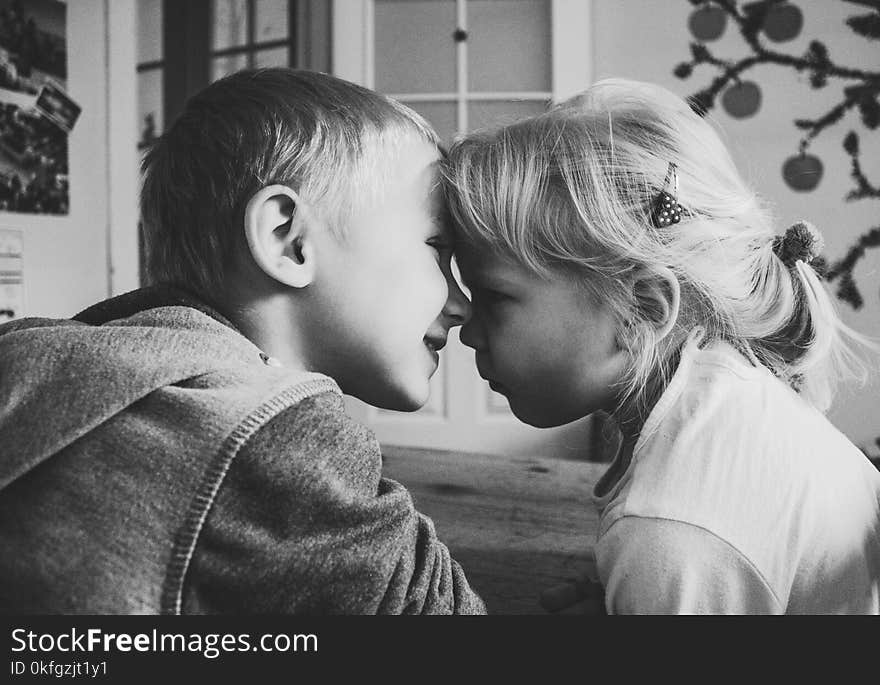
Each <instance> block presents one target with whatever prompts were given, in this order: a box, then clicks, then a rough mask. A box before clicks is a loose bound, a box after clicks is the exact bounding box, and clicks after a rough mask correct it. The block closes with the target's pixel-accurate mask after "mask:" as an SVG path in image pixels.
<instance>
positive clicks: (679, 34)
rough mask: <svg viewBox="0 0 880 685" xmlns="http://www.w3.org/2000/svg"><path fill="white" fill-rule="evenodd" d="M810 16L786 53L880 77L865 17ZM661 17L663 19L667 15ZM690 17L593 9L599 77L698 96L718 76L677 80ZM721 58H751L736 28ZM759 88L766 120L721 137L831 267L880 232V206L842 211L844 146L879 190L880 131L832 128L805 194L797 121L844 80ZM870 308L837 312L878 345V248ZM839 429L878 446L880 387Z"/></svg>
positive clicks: (723, 122) (646, 6) (626, 5)
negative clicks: (790, 171)
mask: <svg viewBox="0 0 880 685" xmlns="http://www.w3.org/2000/svg"><path fill="white" fill-rule="evenodd" d="M796 4H797V5H799V6H800V7H801V8H802V9H803V11H804V26H803V30H802V31H801V34H800V35H799V36H798V37H797V38H796V39H795V40H792V41H790V42H787V43H777V44H774V43H770V45H771V46H772V47H773V48H774V49H776V50H777V51H779V52H784V53H787V54H792V55H797V56H799V55H802V54H803V53H804V52H805V51H806V48H807V44H808V43H809V41H810V40H812V39H818V40H821V41H822V42H824V43H825V44H826V46H827V47H828V50H829V53H830V55H831V58H832V59H833V60H834V61H835V62H837V63H838V64H842V65H847V66H853V67H857V68H861V69H867V70H871V71H874V72H876V71H880V49H878V47H877V43H876V41H875V42H872V41H868V40H866V39H863V38H860V37H857V36H856V35H855V34H854V33H853V32H852V31H851V30H850V29H849V27H847V26H846V25H845V24H844V19H845V18H846V17H848V16H850V15H852V14H858V13H865V12H867V10H866V9H865V8H860V7H858V6H857V5H854V4H851V3H845V2H829V1H827V0H800V1H799V2H797V3H796ZM661 8H662V11H661ZM691 10H692V6H691V5H690V3H688V2H686V1H685V0H663V1H662V2H661V1H659V0H593V19H594V31H593V41H594V55H593V65H594V74H595V78H597V79H599V78H605V77H609V76H621V77H627V78H635V79H640V80H644V81H654V82H657V83H660V84H662V85H664V86H666V87H668V88H670V89H671V90H673V91H675V92H677V93H679V94H681V95H690V94H692V93H694V92H696V91H698V90H700V89H702V88H704V87H705V86H707V85H708V84H709V83H710V82H711V80H712V78H714V76H715V75H717V71H715V70H714V69H713V68H712V67H709V66H708V65H704V66H701V67H699V68H698V69H696V70H695V72H694V74H693V75H692V76H691V77H690V78H689V79H687V80H684V81H682V80H681V79H678V78H676V77H675V76H674V75H673V73H672V70H673V68H674V67H675V65H676V64H678V63H679V62H683V61H687V60H688V59H689V58H690V51H689V48H688V43H689V42H690V41H692V40H693V38H692V36H691V35H690V32H689V30H688V28H687V18H688V16H689V14H690V12H691ZM707 45H708V46H709V48H710V50H711V51H712V53H713V54H714V55H715V56H717V57H720V58H725V59H736V58H739V57H743V56H746V55H748V54H749V53H748V48H747V47H746V46H745V44H744V42H743V40H742V39H741V37H740V36H739V33H738V31H736V29H735V26H733V25H732V24H731V23H730V22H728V25H727V29H726V31H725V33H724V35H723V36H722V37H721V38H720V39H719V40H717V41H714V42H712V43H708V44H707ZM743 78H748V79H752V80H754V81H756V82H757V83H758V84H759V85H760V88H761V92H762V95H763V100H762V105H761V109H760V110H759V112H758V113H757V114H756V115H755V116H754V117H752V118H749V119H741V120H738V119H734V118H732V117H730V116H729V115H727V114H726V113H725V112H724V111H723V109H722V108H721V107H720V104H719V106H718V107H716V108H715V109H713V110H712V113H713V118H714V119H715V120H716V121H717V123H718V124H719V125H720V126H721V127H722V128H723V130H724V131H725V133H726V139H727V141H728V143H729V145H730V146H731V148H732V150H733V154H734V158H735V159H736V161H737V164H738V165H739V167H740V170H741V171H743V172H744V174H745V175H746V177H747V178H748V179H750V180H751V182H752V185H753V187H755V188H756V189H757V190H758V191H759V192H760V193H761V194H762V195H763V196H764V197H765V198H767V199H768V200H770V201H771V202H772V203H773V204H775V206H776V211H777V216H778V220H779V230H780V232H781V231H782V230H784V228H785V227H786V226H788V225H789V224H790V223H792V222H793V221H795V220H797V219H799V218H805V219H808V220H810V221H812V222H813V223H814V224H815V225H816V226H817V227H819V229H820V230H821V231H822V233H823V236H824V238H825V241H826V244H827V249H826V254H827V255H828V257H829V258H830V259H831V260H832V261H833V260H835V259H838V258H840V257H841V256H843V255H844V254H845V252H846V249H847V248H848V247H849V245H850V244H851V243H853V242H854V239H855V238H856V237H857V236H858V235H861V234H862V233H864V232H865V231H866V230H867V229H869V228H871V227H872V226H877V225H878V217H880V202H878V201H877V200H860V201H856V202H844V200H843V198H844V197H845V195H846V194H847V193H848V192H849V190H850V189H852V187H853V182H852V180H851V179H850V176H849V170H850V161H849V157H848V156H847V155H846V153H845V152H844V151H843V149H842V147H841V144H842V140H843V136H844V135H845V134H846V133H847V132H848V131H849V130H851V129H852V130H856V131H857V132H858V133H859V137H860V139H861V143H862V145H861V147H862V155H861V160H860V161H861V163H862V167H863V170H864V171H865V173H866V175H867V176H868V178H869V179H870V180H872V181H873V183H874V185H877V184H878V183H880V154H878V153H880V132H878V131H874V132H869V131H867V130H866V129H865V128H864V126H862V125H861V122H860V121H859V119H858V115H857V114H856V113H850V114H848V115H847V116H846V117H845V118H844V120H843V121H842V122H841V123H839V124H837V125H836V126H833V127H831V128H829V129H826V130H825V131H824V132H823V133H822V134H820V136H819V137H818V138H817V139H816V140H815V141H814V142H813V144H812V146H811V152H813V153H815V154H816V155H817V156H818V157H820V158H821V160H822V162H823V163H824V165H825V173H824V176H823V179H822V181H821V184H820V185H819V187H818V188H817V189H816V190H815V191H813V192H811V193H797V192H795V191H793V190H791V189H790V188H789V187H788V186H787V185H786V184H785V182H784V181H783V179H782V175H781V171H780V170H781V167H782V164H783V162H784V161H785V160H786V159H787V158H788V157H789V156H790V155H791V154H792V153H794V152H795V151H796V150H797V144H798V141H799V140H800V131H799V130H797V129H796V128H795V127H794V125H793V124H792V122H793V120H794V119H795V118H817V117H818V116H820V115H822V114H824V113H825V112H827V111H828V110H829V109H830V108H831V107H832V106H834V105H835V104H836V103H837V102H838V98H839V96H840V94H841V88H842V86H843V85H845V84H844V83H843V82H841V81H840V80H836V79H831V80H829V83H828V85H827V86H826V87H825V88H824V89H822V90H818V91H817V90H813V89H812V88H810V86H809V84H808V82H807V79H806V78H805V77H804V76H802V75H799V74H797V73H796V72H795V71H794V70H793V69H791V68H786V67H778V66H773V65H759V66H757V67H755V68H754V69H752V70H750V71H749V72H747V74H746V75H743ZM855 278H856V282H857V283H858V284H859V286H860V290H861V292H862V294H863V296H864V298H865V305H864V306H863V308H862V309H861V310H859V311H854V310H853V309H852V308H851V307H849V305H847V304H844V303H842V302H841V303H839V309H840V311H841V312H842V316H843V318H844V319H845V321H846V322H847V323H849V324H850V325H851V326H852V327H853V328H855V329H857V330H859V331H861V332H863V333H866V334H869V335H872V336H874V337H876V338H880V249H874V250H872V251H869V252H868V253H867V256H866V257H865V259H863V260H862V262H861V264H860V266H859V267H858V268H857V269H856V272H855ZM830 416H831V418H832V420H833V421H834V422H835V423H836V424H837V425H838V426H839V427H840V428H841V430H843V431H844V432H845V433H846V434H847V435H848V436H849V437H850V438H851V439H853V440H854V441H856V442H857V443H858V444H860V445H863V446H866V447H867V446H872V451H873V452H875V453H876V452H877V447H876V446H873V441H874V438H876V437H877V436H878V435H880V380H876V375H875V382H874V383H872V384H871V385H870V386H868V387H866V388H864V389H862V390H861V391H858V392H856V393H853V394H849V396H841V398H840V399H839V400H838V403H837V404H836V405H835V407H834V408H833V410H832V413H831V415H830Z"/></svg>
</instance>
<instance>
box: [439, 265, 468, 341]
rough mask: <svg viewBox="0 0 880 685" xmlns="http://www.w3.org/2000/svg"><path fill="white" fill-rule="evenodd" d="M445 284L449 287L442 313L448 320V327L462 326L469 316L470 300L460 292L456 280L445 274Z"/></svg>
mask: <svg viewBox="0 0 880 685" xmlns="http://www.w3.org/2000/svg"><path fill="white" fill-rule="evenodd" d="M446 284H447V286H448V288H449V295H448V297H447V298H446V305H445V306H444V307H443V313H444V314H445V315H446V319H447V321H449V326H450V328H451V327H452V326H463V325H464V324H465V323H467V321H468V320H469V319H470V318H471V303H470V300H468V298H467V297H466V296H465V294H464V293H463V292H462V290H461V288H460V287H459V285H458V281H456V280H455V278H454V277H453V276H452V274H447V276H446Z"/></svg>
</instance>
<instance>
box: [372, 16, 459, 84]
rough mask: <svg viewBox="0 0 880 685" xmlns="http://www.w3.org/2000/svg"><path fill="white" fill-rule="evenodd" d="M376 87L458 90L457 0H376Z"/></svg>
mask: <svg viewBox="0 0 880 685" xmlns="http://www.w3.org/2000/svg"><path fill="white" fill-rule="evenodd" d="M375 6H376V14H375V22H374V25H375V37H376V45H375V48H376V55H375V68H376V90H378V91H380V92H383V93H451V92H454V91H455V41H454V40H453V38H452V34H453V32H454V31H455V0H376V3H375Z"/></svg>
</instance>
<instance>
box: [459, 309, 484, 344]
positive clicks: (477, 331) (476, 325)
mask: <svg viewBox="0 0 880 685" xmlns="http://www.w3.org/2000/svg"><path fill="white" fill-rule="evenodd" d="M459 340H461V342H462V344H464V345H467V346H468V347H470V348H471V349H474V350H477V351H479V350H481V349H482V348H483V343H484V338H483V328H482V326H481V325H480V322H479V319H477V318H474V317H470V318H469V319H468V320H467V322H465V324H464V326H463V327H462V329H461V334H460V335H459Z"/></svg>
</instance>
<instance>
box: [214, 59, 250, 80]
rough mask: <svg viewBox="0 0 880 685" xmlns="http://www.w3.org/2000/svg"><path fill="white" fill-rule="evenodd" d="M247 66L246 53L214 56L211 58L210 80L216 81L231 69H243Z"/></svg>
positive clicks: (229, 72)
mask: <svg viewBox="0 0 880 685" xmlns="http://www.w3.org/2000/svg"><path fill="white" fill-rule="evenodd" d="M247 66H248V56H247V53H241V54H238V55H227V56H226V57H215V58H214V59H212V60H211V80H212V81H216V80H217V79H218V78H223V77H224V76H226V75H227V74H231V73H232V72H233V71H238V70H239V69H244V68H246V67H247Z"/></svg>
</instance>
